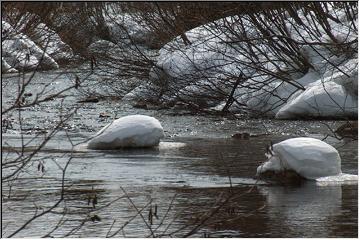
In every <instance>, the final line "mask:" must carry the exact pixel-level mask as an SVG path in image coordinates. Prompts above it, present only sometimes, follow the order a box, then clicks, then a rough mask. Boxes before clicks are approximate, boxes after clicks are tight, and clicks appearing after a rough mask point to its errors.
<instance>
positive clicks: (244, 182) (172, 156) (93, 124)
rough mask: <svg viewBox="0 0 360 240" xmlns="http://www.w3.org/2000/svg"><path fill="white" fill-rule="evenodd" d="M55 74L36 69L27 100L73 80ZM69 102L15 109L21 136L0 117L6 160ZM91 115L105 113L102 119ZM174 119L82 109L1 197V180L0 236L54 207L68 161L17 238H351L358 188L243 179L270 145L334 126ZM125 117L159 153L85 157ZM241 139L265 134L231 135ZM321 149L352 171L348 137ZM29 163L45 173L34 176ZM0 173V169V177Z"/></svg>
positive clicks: (114, 105)
mask: <svg viewBox="0 0 360 240" xmlns="http://www.w3.org/2000/svg"><path fill="white" fill-rule="evenodd" d="M59 73H60V71H59V72H40V73H37V74H36V75H35V77H34V79H33V82H32V84H31V85H30V86H29V91H31V92H32V93H34V94H33V96H32V97H34V95H35V93H37V92H40V91H41V89H42V88H43V86H44V85H45V84H47V83H51V84H50V85H49V86H48V87H47V89H48V90H49V92H51V91H54V89H55V90H59V89H62V88H65V87H66V86H67V84H68V83H69V82H70V80H71V78H72V75H71V74H59ZM17 79H18V77H16V76H15V75H7V76H6V77H4V76H3V81H2V92H3V97H2V107H5V106H7V105H8V104H9V103H10V102H11V101H13V100H14V97H15V95H16V90H17V87H16V84H17ZM54 79H55V80H54ZM72 94H74V95H72ZM78 98H79V96H78V94H77V93H76V91H72V92H70V94H69V93H67V95H63V96H62V98H60V99H55V100H54V101H50V102H47V103H44V104H42V105H40V106H34V107H31V108H28V109H26V110H23V111H20V116H21V119H22V121H21V123H22V124H21V125H22V127H21V129H20V123H19V121H17V119H18V118H17V117H18V115H17V114H18V113H17V112H16V114H13V115H6V116H5V117H7V118H9V119H10V118H13V119H14V120H13V127H12V129H8V130H7V131H6V132H4V133H3V134H2V147H3V151H2V158H3V159H13V158H14V157H15V156H17V151H21V145H22V143H28V144H27V145H26V148H25V153H27V152H32V150H33V149H34V148H33V147H34V146H36V145H37V144H38V143H39V142H41V141H42V139H44V137H45V136H46V134H45V133H44V131H47V132H48V133H49V132H51V130H52V127H53V126H54V124H56V121H58V116H59V114H60V113H59V112H60V111H62V112H69V110H70V109H71V108H72V107H74V106H77V103H76V101H77V100H78ZM30 100H31V99H30ZM30 100H29V101H30ZM100 113H106V114H108V115H109V116H110V117H109V118H101V117H99V114H100ZM174 113H175V112H173V111H170V110H157V111H156V110H143V109H135V108H133V107H132V106H131V105H129V104H128V103H125V102H121V101H113V100H112V101H110V100H109V101H100V102H98V103H86V104H84V105H82V106H81V107H80V108H79V109H78V111H77V113H76V114H75V115H74V117H73V118H72V119H71V120H70V121H69V122H68V123H67V124H66V125H64V126H62V128H61V130H60V131H59V132H58V133H57V134H56V135H55V136H54V137H53V138H52V139H51V140H50V141H49V142H48V143H47V144H46V145H45V147H44V148H42V150H41V151H39V152H38V154H37V155H36V156H35V157H34V159H35V162H34V164H33V165H29V166H28V167H27V168H26V171H24V172H23V173H22V174H21V178H20V179H19V180H18V181H17V182H15V183H13V184H12V185H11V189H10V187H9V186H10V184H9V183H4V182H3V183H2V187H3V189H2V198H3V202H2V230H3V231H2V232H3V233H2V234H3V236H4V237H6V236H9V235H10V234H11V233H12V232H14V231H15V230H16V229H18V228H19V227H21V226H22V225H23V224H24V223H25V222H26V221H27V220H28V219H30V218H31V217H32V216H33V215H34V213H35V212H37V213H41V212H42V211H44V210H46V209H47V207H49V206H52V205H53V204H54V203H55V202H56V201H57V200H58V199H59V197H60V193H61V191H60V190H61V183H62V182H61V180H62V168H63V167H64V166H65V164H66V163H69V165H68V168H67V171H66V174H65V179H64V184H65V191H64V201H63V202H62V203H60V204H59V206H57V207H56V208H54V209H53V211H52V213H49V214H46V215H44V216H42V217H40V218H38V219H36V220H35V221H33V222H32V223H31V224H30V225H28V226H27V227H26V228H24V229H23V230H22V231H20V232H19V233H18V234H17V235H15V236H16V237H30V236H31V237H40V236H45V235H46V234H49V235H48V236H54V237H61V236H64V235H66V234H67V233H71V235H70V236H73V237H106V236H115V237H123V236H126V237H147V236H164V237H174V236H175V237H181V236H186V235H187V234H190V233H192V232H194V235H192V236H193V237H225V236H229V237H357V232H358V224H357V223H358V207H357V206H358V190H357V184H335V183H332V184H319V183H316V182H312V181H308V182H306V183H304V184H302V185H300V186H280V185H276V184H269V183H265V182H261V181H258V180H256V179H255V178H254V177H255V173H256V168H257V167H258V166H259V165H260V164H261V163H262V162H263V161H264V160H265V157H264V152H265V149H266V146H267V144H269V143H270V141H271V142H273V143H275V142H278V141H281V140H284V139H287V138H290V137H294V136H311V137H316V138H319V139H321V138H323V137H325V135H326V134H329V133H330V132H329V129H328V126H329V127H331V128H333V129H335V128H336V127H337V126H339V125H341V122H335V121H325V122H319V121H277V120H266V119H244V120H235V119H232V118H227V117H221V116H204V115H189V114H182V115H177V114H174ZM129 114H146V115H150V116H154V117H156V118H157V119H159V120H160V121H161V123H162V125H163V127H164V130H165V135H166V137H165V139H163V141H162V142H161V143H160V145H159V147H157V148H151V149H124V150H117V151H94V150H88V149H86V146H85V144H84V142H85V141H86V139H88V138H89V137H91V135H92V134H94V133H95V132H96V131H98V130H99V129H100V128H101V127H102V126H104V125H106V124H107V123H108V122H111V119H112V118H114V117H116V118H117V117H121V116H125V115H129ZM243 131H247V132H250V133H252V134H262V133H266V135H259V136H254V137H251V138H250V139H249V140H238V139H232V138H230V136H231V135H232V134H233V133H235V132H243ZM21 133H22V134H21ZM70 140H71V142H70ZM326 141H327V142H328V143H330V144H331V145H333V146H335V147H336V148H337V149H338V150H339V152H340V155H341V158H342V171H343V172H345V173H351V174H357V171H358V170H357V166H358V163H357V161H358V150H357V141H349V142H344V140H343V141H339V140H337V139H334V138H331V137H329V138H327V139H326ZM71 143H72V144H71ZM73 145H76V146H75V147H74V148H73ZM39 162H41V163H42V164H43V166H44V171H39V170H38V163H39ZM6 173H7V172H6V169H5V170H4V169H3V173H2V174H3V176H4V175H6ZM9 195H10V196H9ZM95 195H96V200H97V202H94V196H95ZM93 203H94V204H93ZM219 206H221V207H219ZM155 208H156V210H155ZM150 209H151V212H152V213H153V214H154V213H155V211H156V216H153V217H152V218H151V219H150V218H149V216H151V214H149V212H150ZM139 212H140V213H139ZM95 216H98V217H99V218H100V221H98V220H99V219H95ZM91 219H92V220H94V221H92V220H91ZM205 220H206V221H205ZM151 223H152V224H151ZM200 223H201V224H200ZM56 226H58V227H56Z"/></svg>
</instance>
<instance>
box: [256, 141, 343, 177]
mask: <svg viewBox="0 0 360 240" xmlns="http://www.w3.org/2000/svg"><path fill="white" fill-rule="evenodd" d="M267 156H268V161H267V162H265V163H263V164H262V165H261V166H259V167H258V168H257V174H258V175H260V176H261V175H262V174H263V173H265V172H267V171H274V172H281V171H285V170H293V171H295V172H296V173H298V174H299V175H300V176H302V177H304V178H306V179H317V178H320V177H325V176H334V175H338V174H340V173H341V158H340V156H339V153H338V151H337V150H336V149H335V148H334V147H332V146H330V145H329V144H327V143H325V142H323V141H321V140H318V139H315V138H307V137H300V138H292V139H288V140H285V141H282V142H280V143H277V144H274V145H273V149H272V151H271V154H268V155H267Z"/></svg>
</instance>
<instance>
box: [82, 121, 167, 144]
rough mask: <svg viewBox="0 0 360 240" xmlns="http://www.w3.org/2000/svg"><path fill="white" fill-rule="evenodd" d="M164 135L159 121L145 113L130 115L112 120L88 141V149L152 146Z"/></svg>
mask: <svg viewBox="0 0 360 240" xmlns="http://www.w3.org/2000/svg"><path fill="white" fill-rule="evenodd" d="M163 137H164V131H163V128H162V126H161V124H160V122H159V121H158V120H157V119H156V118H153V117H149V116H145V115H130V116H125V117H122V118H119V119H117V120H114V121H113V122H112V123H110V124H108V125H107V126H105V127H104V128H102V129H101V130H100V131H99V132H98V133H97V134H96V135H95V137H94V138H92V139H91V140H90V141H89V142H88V148H90V149H118V148H125V147H153V146H157V145H159V142H160V139H161V138H163Z"/></svg>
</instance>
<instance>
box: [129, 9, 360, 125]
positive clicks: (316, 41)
mask: <svg viewBox="0 0 360 240" xmlns="http://www.w3.org/2000/svg"><path fill="white" fill-rule="evenodd" d="M328 8H329V12H328V13H329V14H334V15H336V16H337V17H338V18H339V21H333V20H332V19H329V20H328V21H329V24H330V26H329V28H330V29H331V34H332V36H331V37H330V35H329V34H328V32H327V30H325V29H323V28H321V27H319V28H318V31H319V33H320V34H321V36H316V37H317V38H314V36H315V35H316V33H313V35H314V36H312V35H309V33H308V32H307V31H308V30H309V29H306V27H304V26H313V25H314V24H316V22H315V23H314V22H311V21H310V20H309V18H308V17H307V16H305V15H304V12H303V11H300V10H299V12H298V13H297V14H298V16H299V19H301V21H302V22H303V25H301V24H299V23H298V22H299V20H298V19H293V18H292V17H287V18H286V19H284V23H285V25H286V29H287V30H288V31H289V38H291V39H292V41H293V43H296V44H298V45H297V46H296V47H295V48H298V50H297V52H296V54H298V55H299V56H296V57H298V58H299V59H303V61H304V62H307V63H308V64H309V67H308V69H307V71H306V72H305V71H304V68H301V67H300V65H299V63H298V62H297V60H294V59H293V58H291V57H290V56H282V54H283V53H282V52H281V51H280V50H279V52H276V51H274V48H273V46H272V45H271V43H268V42H267V41H265V40H266V38H264V36H263V32H261V31H260V30H259V27H258V26H257V25H255V24H254V22H253V21H251V19H249V18H248V17H247V16H246V15H244V16H232V17H227V18H224V19H219V20H217V21H215V22H213V23H208V24H205V25H203V26H200V27H197V28H194V29H192V30H190V31H188V32H186V33H185V34H186V36H187V38H188V39H189V41H190V42H191V44H187V45H185V44H184V41H183V39H182V38H181V37H180V36H179V37H177V38H175V39H174V40H172V41H171V42H169V43H167V44H166V45H165V46H164V47H163V48H162V49H161V50H160V51H159V54H160V55H159V57H158V59H157V63H156V66H155V67H154V68H153V69H152V71H151V72H150V75H149V78H150V81H151V84H148V83H147V84H144V85H143V86H141V91H138V90H139V89H140V88H138V89H135V90H134V91H133V92H131V93H130V94H129V96H131V97H132V98H136V99H138V98H142V97H144V96H145V95H146V96H152V97H153V100H156V101H159V102H161V103H169V102H173V103H176V102H179V101H183V102H189V101H190V102H193V103H195V104H197V103H198V102H199V101H200V100H199V99H201V100H202V103H199V104H197V105H199V106H201V107H206V106H207V107H213V109H217V110H222V108H223V107H224V106H225V103H226V102H229V101H228V100H229V98H231V96H230V93H231V92H233V95H232V97H233V103H232V105H231V106H228V107H229V108H228V110H230V111H247V112H250V113H252V114H255V115H260V116H264V115H266V116H270V117H276V118H281V119H284V118H286V119H296V118H298V117H299V116H301V117H302V118H314V117H318V118H328V117H331V118H340V119H341V118H356V116H357V112H358V111H357V108H358V104H357V87H358V84H357V65H358V61H357V55H356V53H355V54H354V52H352V54H350V53H349V52H341V51H343V50H341V49H340V48H339V49H336V46H337V45H339V43H342V44H344V46H346V47H351V48H352V49H357V47H356V44H357V41H356V39H357V30H356V28H355V27H354V26H353V25H352V22H351V21H349V20H348V18H347V17H345V15H346V14H345V11H344V10H343V9H332V7H331V6H330V5H329V6H328ZM335 12H336V13H335ZM261 17H263V16H261ZM355 18H357V16H355ZM240 22H241V24H240ZM270 25H271V24H270V23H269V26H270ZM241 28H243V29H241ZM273 31H274V32H273V33H272V34H274V35H275V36H277V35H276V34H278V35H279V36H280V35H281V34H282V33H281V32H278V31H279V30H278V29H277V28H276V27H274V29H273ZM237 34H238V35H242V34H247V37H248V39H253V40H251V44H252V45H249V44H248V42H246V41H244V42H242V39H241V38H240V37H239V36H237ZM246 40H247V39H246ZM334 41H335V42H336V43H334ZM333 43H334V46H332V45H331V44H333ZM282 47H286V46H282ZM249 48H251V51H252V53H253V54H247V53H246V52H245V53H244V51H245V50H247V49H249ZM304 59H305V60H304ZM301 69H302V70H301ZM300 70H301V71H300ZM233 90H235V91H233ZM159 92H161V95H159V94H156V93H159ZM153 93H155V94H153ZM148 98H149V97H148ZM203 103H204V104H203Z"/></svg>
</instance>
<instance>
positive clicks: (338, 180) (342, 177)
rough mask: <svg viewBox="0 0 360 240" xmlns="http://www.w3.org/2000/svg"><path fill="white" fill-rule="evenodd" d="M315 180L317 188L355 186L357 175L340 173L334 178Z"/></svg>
mask: <svg viewBox="0 0 360 240" xmlns="http://www.w3.org/2000/svg"><path fill="white" fill-rule="evenodd" d="M315 180H316V185H318V186H334V185H356V184H358V175H354V174H347V173H340V174H338V175H334V176H327V177H320V178H317V179H315Z"/></svg>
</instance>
